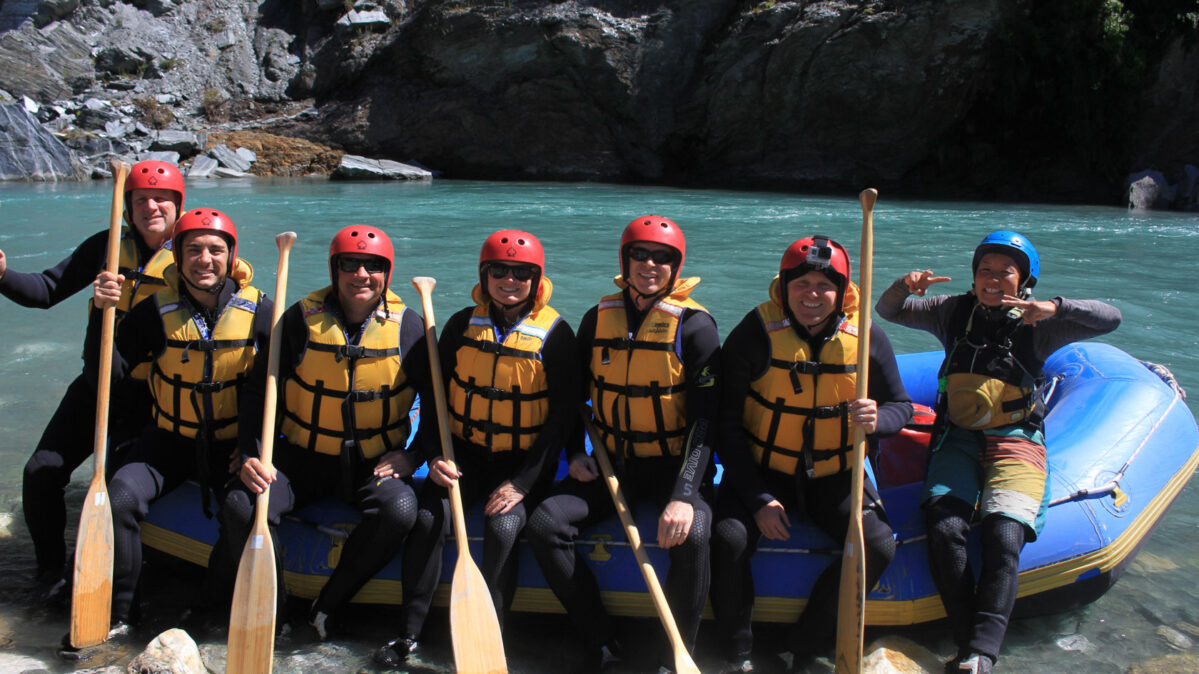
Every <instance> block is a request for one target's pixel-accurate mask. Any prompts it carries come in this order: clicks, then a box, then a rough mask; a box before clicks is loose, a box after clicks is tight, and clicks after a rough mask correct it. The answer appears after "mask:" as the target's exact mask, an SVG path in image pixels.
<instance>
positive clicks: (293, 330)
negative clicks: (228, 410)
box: [222, 293, 436, 616]
mask: <svg viewBox="0 0 1199 674" xmlns="http://www.w3.org/2000/svg"><path fill="white" fill-rule="evenodd" d="M326 307H327V308H328V310H329V311H330V313H331V314H332V315H333V316H335V317H336V318H337V321H338V323H339V324H340V325H342V326H343V330H344V331H345V333H346V341H347V342H348V343H349V344H350V345H356V344H358V343H359V342H360V340H361V338H362V335H363V334H364V332H365V330H366V322H365V321H364V322H363V323H362V324H360V325H357V326H354V330H353V331H350V330H345V325H346V320H345V316H344V312H343V311H342V310H341V308H340V306H339V305H338V302H337V298H336V295H335V294H333V293H330V295H329V296H328V298H327V299H326ZM368 320H371V319H369V318H368ZM280 329H281V330H282V331H283V339H282V346H281V349H280V354H279V378H278V380H279V382H280V388H281V390H282V389H283V387H284V383H285V382H287V380H288V379H290V378H293V377H294V376H295V371H296V368H297V367H299V365H300V361H301V359H302V357H303V354H304V347H305V344H306V342H307V338H308V326H307V324H306V323H305V321H304V308H303V306H302V305H301V304H300V303H296V304H294V305H292V306H291V307H289V308H288V310H287V311H286V312H285V313H284V315H283V321H282V325H281V328H280ZM399 357H400V361H401V367H402V368H403V371H404V376H405V380H406V381H407V382H408V384H410V385H411V386H413V387H414V388H415V389H416V392H417V394H418V395H419V396H420V398H421V401H422V404H426V405H428V411H431V410H432V404H431V403H430V402H429V401H431V400H432V398H433V394H432V391H431V389H430V388H429V374H428V363H429V358H428V348H427V347H426V346H425V333H424V321H423V320H421V317H420V316H419V315H418V314H417V313H416V312H415V311H413V310H412V309H409V308H405V309H404V314H403V317H402V320H401V328H400V354H399ZM265 364H266V359H265V358H263V359H260V360H258V361H257V362H256V369H257V368H259V367H261V368H262V370H263V373H265ZM262 379H265V375H263V377H262ZM254 380H255V381H259V380H260V379H259V377H255V378H254ZM242 400H243V401H244V405H243V406H242V407H243V409H244V410H245V411H244V412H243V414H242V415H241V426H240V429H239V431H240V433H239V434H240V446H241V451H242V454H243V456H244V457H247V458H248V457H257V456H258V436H259V435H260V434H261V431H262V408H263V392H262V389H261V388H260V387H248V388H247V389H246V390H245V392H244V393H243V395H242ZM286 404H287V401H286V399H285V398H283V397H282V395H281V398H280V407H281V408H283V407H284V406H285V405H286ZM427 418H428V419H430V420H431V419H433V417H431V416H430V417H427ZM435 425H436V424H434V426H435ZM405 439H406V438H405ZM398 449H404V448H403V447H400V448H398ZM349 451H350V453H348V454H342V455H337V456H334V455H332V454H321V453H317V452H313V451H309V450H308V449H307V448H306V447H300V446H297V445H295V444H292V443H290V442H288V441H287V440H286V439H285V438H283V437H281V436H280V437H277V438H276V441H275V447H274V455H273V457H272V458H273V461H272V462H273V463H274V466H275V468H276V469H277V470H278V473H277V475H276V481H275V482H274V483H273V484H272V485H271V493H270V506H269V508H268V522H269V524H270V526H271V527H272V535H271V539H272V541H274V543H275V559H276V564H277V565H278V572H279V573H281V572H282V560H283V554H282V553H283V548H282V544H281V541H280V539H279V536H278V532H277V530H276V529H275V528H276V527H277V526H278V524H279V520H280V518H281V517H282V516H283V515H284V514H285V513H287V512H290V511H291V510H294V509H297V508H302V507H304V506H306V505H308V504H309V503H312V502H313V501H316V500H318V499H321V498H324V497H328V496H334V497H337V498H339V499H341V500H342V501H343V502H345V503H347V504H349V505H352V506H354V507H355V508H357V509H358V511H359V512H360V513H362V520H361V521H360V522H359V523H358V525H357V526H356V527H354V530H353V531H352V532H350V535H349V537H348V538H347V539H346V541H345V544H344V546H343V547H342V550H341V556H340V559H339V561H338V564H337V567H336V568H335V569H334V570H333V573H332V574H331V575H330V576H329V580H328V582H326V583H325V586H324V587H323V588H322V589H321V593H320V595H319V597H318V598H317V601H316V603H315V604H314V606H313V609H312V610H313V612H317V611H319V612H323V613H325V614H327V615H330V616H336V615H338V614H339V613H340V612H341V611H342V610H343V609H345V607H346V606H347V605H348V604H349V603H350V600H351V599H352V598H353V597H354V595H355V594H357V593H358V590H360V589H361V588H362V586H363V585H365V584H366V582H367V581H369V580H370V579H371V577H372V576H374V575H375V574H376V573H378V572H379V571H380V570H381V569H382V568H383V567H384V566H386V565H387V564H388V563H389V562H390V561H391V560H392V558H394V557H395V556H396V554H398V553H399V551H400V548H401V546H403V544H404V541H405V539H406V538H407V537H408V533H409V532H410V531H411V530H412V526H413V523H414V522H415V520H416V503H417V501H416V493H415V491H414V490H413V480H412V477H411V476H405V477H402V478H394V477H386V478H377V477H375V475H374V469H375V467H376V466H377V465H378V463H379V459H380V457H381V456H382V455H380V456H378V457H374V458H370V459H367V458H365V457H363V456H362V455H361V452H354V451H352V450H349ZM409 451H410V459H409V460H410V461H411V464H412V467H413V469H415V468H417V467H419V466H420V464H421V463H423V462H424V459H423V456H422V453H421V452H420V451H419V450H417V448H416V447H415V446H414V447H413V448H412V449H411V450H409ZM255 499H256V497H255V495H254V494H253V493H252V492H250V490H249V489H248V488H247V487H246V486H245V485H244V484H243V483H242V482H241V480H240V479H238V480H236V481H235V484H234V487H233V488H232V489H230V490H229V494H228V496H227V497H226V498H225V501H224V504H223V505H222V520H223V521H224V522H225V527H226V529H227V530H228V532H229V540H230V543H231V545H230V550H231V551H232V552H233V554H234V556H235V558H236V557H237V556H240V551H241V546H242V545H244V544H245V540H246V537H247V536H248V535H249V530H250V524H251V517H252V515H253V510H254V502H255ZM407 558H408V557H407V556H406V557H405V559H407ZM412 565H413V566H414V567H420V566H423V561H416V562H413V563H412ZM408 567H409V564H408V563H405V564H404V571H405V573H407V572H408ZM280 577H282V576H280ZM404 587H405V588H407V587H408V584H407V576H405V585H404ZM279 589H280V593H279V601H282V600H283V591H282V590H283V585H282V583H280V584H279ZM404 594H405V600H407V599H408V594H409V593H408V592H407V591H405V593H404Z"/></svg>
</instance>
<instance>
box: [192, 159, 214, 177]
mask: <svg viewBox="0 0 1199 674" xmlns="http://www.w3.org/2000/svg"><path fill="white" fill-rule="evenodd" d="M217 166H219V164H217V161H216V160H215V159H213V158H212V157H209V156H208V155H206V154H202V155H200V156H198V157H196V158H195V160H194V161H192V165H191V168H189V169H188V170H187V177H188V178H211V177H213V176H212V172H213V171H215V170H216V168H217Z"/></svg>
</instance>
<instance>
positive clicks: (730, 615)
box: [710, 489, 761, 662]
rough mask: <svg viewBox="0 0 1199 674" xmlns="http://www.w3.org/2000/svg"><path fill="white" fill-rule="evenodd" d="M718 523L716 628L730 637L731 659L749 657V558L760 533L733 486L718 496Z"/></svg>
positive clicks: (751, 581)
mask: <svg viewBox="0 0 1199 674" xmlns="http://www.w3.org/2000/svg"><path fill="white" fill-rule="evenodd" d="M715 517H716V526H715V527H713V531H712V575H713V577H715V578H718V579H719V581H718V582H716V583H713V584H712V587H711V591H710V595H711V598H712V612H713V613H714V614H715V616H716V625H717V631H718V632H719V633H720V635H721V637H722V638H726V639H728V644H727V645H726V646H725V649H726V651H725V656H726V658H727V659H728V660H729V661H730V662H741V661H743V660H747V659H749V656H750V651H751V650H753V640H754V636H753V623H752V620H753V610H754V577H753V573H752V567H751V566H750V558H752V557H753V554H754V552H755V551H757V548H758V540H759V539H760V538H761V533H759V531H758V526H757V524H756V523H755V521H754V518H753V515H751V514H750V513H749V512H748V511H747V510H746V508H745V506H744V505H743V504H742V503H741V501H740V500H739V499H738V498H737V497H736V495H734V494H732V493H731V490H729V489H724V490H721V492H720V493H719V495H718V496H717V497H716V515H715Z"/></svg>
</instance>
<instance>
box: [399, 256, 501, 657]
mask: <svg viewBox="0 0 1199 674" xmlns="http://www.w3.org/2000/svg"><path fill="white" fill-rule="evenodd" d="M412 285H413V287H415V288H416V291H417V292H418V293H420V303H421V310H422V311H424V313H425V341H427V342H428V343H429V371H430V373H431V376H432V378H433V397H434V399H435V401H436V404H437V414H436V417H437V430H438V431H439V433H440V435H441V453H442V456H443V457H445V460H446V461H447V462H449V464H450V466H451V467H454V469H455V470H457V467H456V466H454V447H453V441H452V440H451V439H450V420H449V416H448V415H449V410H448V409H447V408H446V402H445V381H444V380H442V378H441V358H440V356H439V355H438V353H437V327H436V324H435V323H434V321H433V286H435V285H437V280H436V279H434V278H433V277H431V276H417V277H416V278H414V279H412ZM426 418H427V417H426ZM449 492H450V512H451V515H452V517H453V520H454V539H455V540H456V541H457V542H458V561H457V563H455V564H454V578H453V580H452V581H451V583H450V640H451V642H453V645H454V666H455V667H456V668H457V670H458V674H506V673H507V671H508V663H507V661H506V660H505V658H504V638H503V634H501V633H500V621H499V618H498V617H496V613H495V605H494V604H493V603H492V601H491V592H490V591H488V589H487V581H486V580H484V579H483V574H482V573H479V567H477V566H475V561H474V560H473V559H471V556H470V547H469V546H468V544H467V540H466V515H465V514H464V513H463V509H462V493H461V492H460V491H459V489H458V481H457V480H453V481H451V482H450V488H449Z"/></svg>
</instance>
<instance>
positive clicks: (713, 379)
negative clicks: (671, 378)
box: [670, 311, 720, 503]
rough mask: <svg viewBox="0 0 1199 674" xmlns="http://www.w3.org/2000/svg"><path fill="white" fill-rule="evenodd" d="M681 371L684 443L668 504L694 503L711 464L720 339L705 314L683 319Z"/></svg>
mask: <svg viewBox="0 0 1199 674" xmlns="http://www.w3.org/2000/svg"><path fill="white" fill-rule="evenodd" d="M682 332H683V335H682V340H683V371H684V377H685V378H686V382H687V443H686V445H685V446H684V447H683V460H682V464H681V465H680V466H679V472H678V475H677V477H676V478H675V484H674V489H673V490H672V491H671V494H670V498H671V500H677V501H686V502H688V503H694V502H695V501H697V500H699V499H700V498H701V497H700V493H699V487H700V484H702V483H703V480H704V476H705V474H707V472H708V469H709V467H710V465H711V463H712V441H713V439H714V438H715V437H716V416H717V412H718V410H719V409H720V377H719V374H720V335H719V333H717V331H716V320H715V319H713V318H712V316H711V314H709V313H707V312H704V311H688V312H687V313H686V314H685V315H684V316H683V324H682Z"/></svg>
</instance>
